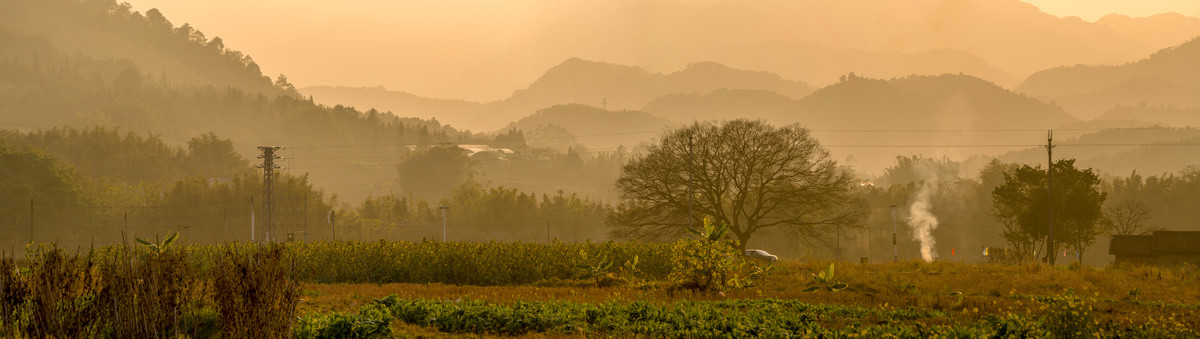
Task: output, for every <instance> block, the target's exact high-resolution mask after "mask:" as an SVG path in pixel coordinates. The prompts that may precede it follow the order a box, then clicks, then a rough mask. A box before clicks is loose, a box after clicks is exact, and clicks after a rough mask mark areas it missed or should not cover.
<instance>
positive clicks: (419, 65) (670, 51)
mask: <svg viewBox="0 0 1200 339" xmlns="http://www.w3.org/2000/svg"><path fill="white" fill-rule="evenodd" d="M416 4H424V3H423V2H416V3H412V2H404V1H401V2H379V3H373V5H378V6H380V7H379V8H380V12H388V13H389V16H388V18H389V19H394V20H396V21H400V22H413V23H414V24H405V25H369V26H364V25H362V24H361V23H359V22H358V21H361V20H362V19H361V17H360V16H357V15H345V16H343V17H339V18H334V19H331V20H334V21H333V22H330V23H329V27H343V26H344V27H347V28H345V30H330V31H323V30H306V31H304V32H303V33H291V32H281V34H284V35H285V36H289V37H294V38H296V39H305V40H304V41H309V40H310V39H311V40H312V41H331V42H338V43H341V42H342V41H341V40H345V39H344V38H343V37H344V36H363V37H365V38H366V39H367V40H366V43H355V44H349V43H343V44H339V45H338V46H339V47H341V48H337V51H336V52H328V51H322V52H321V53H322V54H324V55H326V57H330V58H331V57H332V55H333V54H334V53H337V55H370V56H371V57H372V58H371V59H373V60H382V61H377V62H374V63H371V62H364V63H351V64H341V65H336V66H334V67H335V69H336V70H338V71H342V73H345V74H347V76H350V77H354V76H355V75H360V74H362V75H369V76H380V75H381V76H382V77H384V78H385V79H389V81H391V82H388V83H386V84H387V85H388V86H389V88H394V89H400V90H404V91H409V92H413V93H421V94H422V95H429V96H434V97H440V98H463V99H468V100H472V101H481V102H487V101H494V100H501V99H502V98H504V97H507V96H508V95H509V93H511V91H512V90H513V89H514V88H521V87H524V86H525V85H526V84H528V83H529V82H530V81H531V80H533V79H536V78H537V77H538V76H539V75H540V74H542V73H543V72H544V70H545V69H546V68H549V67H553V65H556V64H558V63H561V62H562V60H564V59H567V58H570V57H579V58H581V59H584V60H604V61H607V62H612V63H616V64H623V65H630V66H636V67H641V68H643V69H645V70H648V71H650V72H659V73H667V72H673V71H676V70H678V69H680V68H682V67H684V66H685V65H687V64H689V63H692V62H695V61H698V60H710V61H713V62H716V63H720V64H723V65H727V66H730V67H733V68H737V69H748V70H759V71H767V72H772V73H775V74H779V75H781V76H783V77H785V78H788V79H794V80H798V81H803V82H805V83H808V84H812V85H815V86H824V85H828V84H832V83H834V82H836V80H837V78H838V76H840V75H842V74H847V73H849V72H855V73H857V74H862V75H865V76H870V77H877V78H891V77H901V76H907V75H909V74H914V73H915V74H924V75H936V74H943V73H960V72H961V73H966V74H972V75H975V76H978V77H980V78H983V79H987V80H989V81H993V82H996V83H998V84H1001V85H1002V86H1005V87H1011V86H1013V85H1015V83H1016V82H1017V81H1019V79H1023V78H1025V77H1027V76H1028V75H1029V74H1032V73H1033V72H1036V71H1039V70H1044V69H1047V68H1050V67H1057V66H1061V65H1074V64H1079V63H1085V64H1119V63H1123V62H1128V61H1133V60H1136V59H1137V58H1139V57H1142V56H1144V55H1147V54H1149V53H1152V52H1153V51H1155V50H1158V49H1161V48H1163V47H1167V46H1169V45H1150V44H1148V43H1147V42H1144V41H1141V40H1139V39H1136V38H1130V37H1127V36H1126V35H1124V34H1122V33H1121V31H1119V30H1116V29H1114V28H1112V27H1111V26H1109V25H1106V24H1102V23H1092V22H1087V21H1084V20H1081V19H1079V18H1076V17H1061V18H1060V17H1057V16H1054V15H1050V14H1047V13H1045V12H1042V11H1040V10H1039V9H1038V8H1037V7H1035V6H1034V5H1031V4H1028V3H1025V2H1022V1H1019V0H916V1H895V0H860V1H827V0H798V1H741V0H708V1H695V0H610V1H602V2H586V3H583V2H571V1H568V2H561V1H542V0H513V1H505V2H483V3H479V2H471V3H470V5H458V6H454V8H453V9H452V10H451V9H447V10H443V11H428V10H421V9H422V8H423V7H425V5H416ZM246 6H251V7H267V6H270V5H268V4H256V3H249V4H246ZM450 6H453V5H447V7H450ZM313 7H315V6H313ZM259 10H260V11H262V12H263V13H270V12H271V10H270V9H259ZM314 12H319V11H314ZM511 18H521V20H519V22H520V24H515V23H514V20H512V19H511ZM322 19H323V20H324V19H326V18H322ZM268 20H270V21H269V22H276V23H278V24H280V25H284V26H286V25H288V24H290V23H291V22H292V21H294V20H296V19H295V18H287V20H279V19H277V18H270V19H268ZM276 20H277V21H276ZM421 22H437V23H439V24H438V25H422V24H418V23H421ZM368 27H369V29H368ZM381 30H382V31H381ZM414 33H417V34H414ZM301 34H303V35H301ZM1172 34H1174V33H1172ZM1196 34H1200V32H1196ZM372 37H377V38H372ZM464 37H469V38H464ZM389 39H400V40H401V41H403V42H404V43H401V44H396V43H395V41H393V40H389ZM447 41H454V42H455V44H454V48H451V49H447V48H446V47H447V46H446V42H447ZM356 42H357V41H356ZM1176 43H1179V41H1173V42H1170V44H1176ZM413 51H422V52H421V53H413ZM306 62H307V61H304V60H300V59H298V60H294V61H292V60H288V61H287V63H289V66H292V68H293V69H297V68H300V67H304V66H305V65H307V64H306ZM380 64H384V65H386V66H381V65H380ZM393 65H394V66H393ZM310 72H312V73H314V74H319V75H321V76H324V77H330V75H329V73H331V72H333V71H331V70H325V69H322V70H312V71H310ZM1010 80H1011V81H1010ZM348 81H350V82H355V83H378V82H380V81H379V80H366V79H363V76H358V78H354V79H348ZM326 82H327V83H328V81H326ZM611 100H613V99H612V98H610V101H611ZM598 102H599V98H589V100H588V101H584V102H582V103H586V104H590V105H599V104H598ZM617 108H633V107H617Z"/></svg>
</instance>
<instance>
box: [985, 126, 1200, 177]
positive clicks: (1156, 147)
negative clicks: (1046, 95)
mask: <svg viewBox="0 0 1200 339" xmlns="http://www.w3.org/2000/svg"><path fill="white" fill-rule="evenodd" d="M1197 143H1200V129H1197V128H1162V127H1148V128H1122V129H1108V130H1103V131H1097V132H1092V133H1087V134H1084V135H1081V136H1079V137H1075V138H1069V139H1058V138H1056V141H1055V145H1057V147H1055V148H1054V157H1055V158H1056V159H1077V160H1078V164H1080V165H1081V166H1085V167H1094V168H1097V169H1099V170H1101V171H1104V172H1105V173H1107V174H1110V175H1128V174H1129V173H1130V171H1132V170H1134V169H1137V170H1138V171H1139V172H1141V173H1147V174H1159V173H1175V172H1178V171H1179V170H1181V169H1183V168H1184V167H1186V166H1189V165H1195V164H1196V163H1198V162H1200V153H1198V152H1195V148H1196V147H1197V146H1196V144H1197ZM998 159H1000V160H1001V161H1005V162H1017V163H1024V164H1045V162H1046V150H1045V148H1043V147H1037V148H1030V149H1026V150H1021V151H1013V152H1009V153H1006V154H1003V155H1001V156H999V157H998Z"/></svg>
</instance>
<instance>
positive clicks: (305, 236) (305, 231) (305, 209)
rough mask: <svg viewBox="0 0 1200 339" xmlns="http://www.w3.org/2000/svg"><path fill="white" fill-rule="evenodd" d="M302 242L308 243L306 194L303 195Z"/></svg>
mask: <svg viewBox="0 0 1200 339" xmlns="http://www.w3.org/2000/svg"><path fill="white" fill-rule="evenodd" d="M304 242H308V193H307V192H305V193H304Z"/></svg>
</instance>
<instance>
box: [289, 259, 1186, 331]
mask: <svg viewBox="0 0 1200 339" xmlns="http://www.w3.org/2000/svg"><path fill="white" fill-rule="evenodd" d="M827 264H828V262H816V261H813V262H794V261H785V262H780V263H779V264H777V266H778V267H777V269H776V270H774V271H772V273H771V274H770V276H768V277H767V278H765V279H763V280H761V284H760V285H758V286H754V287H749V288H743V289H734V290H729V291H727V292H725V293H720V294H718V293H687V292H685V293H676V294H675V295H669V294H668V293H667V291H666V290H667V289H666V288H665V287H664V286H662V285H661V283H660V282H654V281H651V282H642V283H637V282H635V283H630V284H628V285H625V286H615V287H604V288H600V287H583V286H584V285H586V284H587V283H588V282H587V281H557V282H556V283H555V284H540V285H544V286H532V285H521V286H487V287H485V286H462V285H444V284H316V283H306V284H303V285H302V287H301V288H302V290H303V292H302V298H301V301H300V306H299V309H300V310H301V312H302V313H312V312H349V313H352V312H356V311H358V310H359V309H361V308H362V307H364V306H366V305H370V304H371V303H372V301H373V300H378V299H381V298H385V297H386V296H389V295H395V296H397V297H398V298H399V299H407V300H417V299H420V300H429V301H432V302H446V303H449V304H451V305H453V304H457V303H463V302H467V303H470V302H481V303H485V304H488V305H495V306H499V307H505V306H511V305H515V304H521V303H550V304H557V303H567V304H574V307H580V306H594V305H605V304H612V303H617V304H621V303H630V302H647V303H650V304H653V305H658V306H663V307H670V306H671V305H680V304H681V303H687V304H688V305H694V304H691V303H690V302H700V303H701V304H703V303H710V304H713V305H721V303H726V302H730V301H746V300H771V301H788V302H791V301H794V302H799V303H804V304H808V305H831V306H840V307H848V308H851V309H854V310H857V312H863V314H864V315H862V316H860V317H847V316H844V315H842V316H838V315H836V314H824V313H820V312H817V315H816V316H813V317H812V319H813V322H814V323H815V324H818V325H820V326H821V328H823V329H831V330H848V331H850V332H847V333H855V332H853V331H854V330H863V331H869V329H870V328H872V327H879V328H880V329H881V330H882V329H885V327H886V330H887V331H896V329H894V328H891V327H894V326H914V327H915V326H946V327H950V328H957V329H971V328H979V327H981V325H979V324H983V323H989V321H993V322H994V321H995V319H1003V318H1005V317H1009V316H1015V317H1020V319H1023V320H1026V321H1028V322H1031V323H1035V324H1036V323H1039V322H1040V323H1042V325H1040V326H1042V327H1045V328H1049V327H1053V326H1051V325H1052V324H1049V323H1053V322H1054V320H1052V319H1051V318H1053V317H1055V316H1056V312H1057V313H1064V312H1065V313H1066V314H1067V315H1070V316H1069V317H1066V318H1067V319H1072V318H1073V319H1086V321H1088V322H1089V323H1088V324H1081V325H1080V326H1083V327H1082V328H1083V329H1085V330H1087V329H1090V331H1092V332H1087V333H1093V334H1094V335H1100V334H1099V333H1106V334H1107V335H1119V334H1121V333H1124V335H1135V336H1136V335H1138V334H1143V335H1150V334H1154V333H1157V332H1145V331H1141V332H1139V329H1162V330H1168V331H1175V332H1163V333H1164V334H1168V333H1169V334H1170V335H1181V336H1196V335H1197V333H1196V332H1194V330H1192V329H1196V328H1200V273H1198V272H1197V271H1196V269H1195V268H1194V267H1183V268H1170V269H1166V268H1157V267H1114V268H1091V267H1078V268H1074V269H1071V268H1067V267H1050V266H1045V265H1038V264H1027V265H1019V266H1000V265H965V264H955V263H941V262H935V263H924V262H901V263H889V264H877V265H860V264H849V263H839V264H837V266H836V267H837V270H838V272H839V273H838V276H840V280H841V281H842V282H845V283H847V284H848V285H849V287H848V288H846V289H845V290H841V291H838V292H828V291H823V290H822V291H814V292H804V291H803V290H804V289H805V287H806V286H808V285H809V283H810V282H811V281H812V279H813V278H812V277H811V275H810V274H812V273H814V272H818V271H820V270H823V269H825V268H826V267H827ZM1069 303H1077V304H1076V305H1074V306H1071V305H1068V306H1064V304H1069ZM760 306H762V305H755V304H747V305H741V306H739V309H741V310H742V312H747V311H748V310H749V311H752V310H753V309H754V308H756V307H760ZM833 310H837V309H836V308H835V309H833ZM833 310H830V311H827V312H826V313H833V312H834V311H833ZM888 312H904V313H905V314H909V315H910V316H904V317H897V316H895V315H894V314H893V315H889V313H888ZM1070 312H1077V313H1074V314H1072V313H1070ZM793 313H794V312H793ZM748 321H750V322H753V320H748ZM394 325H395V326H397V327H396V328H395V333H403V332H406V331H407V332H413V331H418V333H424V332H429V331H436V330H437V328H436V326H433V325H431V326H425V327H420V326H419V325H428V324H411V323H405V322H404V321H396V322H395V323H394ZM1031 326H1033V325H1031ZM983 327H986V326H983ZM446 328H449V327H446ZM988 330H991V329H990V328H988V329H982V332H979V333H984V332H986V333H993V332H988ZM1189 330H1190V331H1191V332H1189ZM453 331H458V332H466V333H474V334H492V335H496V334H502V333H506V332H504V331H501V330H495V329H491V330H489V329H487V328H480V329H477V330H463V329H455V330H453ZM1084 332H1086V331H1084ZM518 333H521V334H524V335H534V334H549V335H551V336H559V335H572V334H573V333H572V332H564V331H550V332H549V333H539V332H537V331H533V330H531V331H529V332H518ZM619 333H624V332H619ZM868 333H869V332H868ZM897 333H903V332H897ZM973 333H977V332H966V333H965V334H973ZM1033 333H1037V332H1033ZM1081 333H1083V332H1081ZM506 334H512V332H507V333H506ZM1033 336H1037V335H1033ZM1101 336H1104V335H1101Z"/></svg>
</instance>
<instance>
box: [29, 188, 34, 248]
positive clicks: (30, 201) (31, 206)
mask: <svg viewBox="0 0 1200 339" xmlns="http://www.w3.org/2000/svg"><path fill="white" fill-rule="evenodd" d="M29 243H30V244H32V243H33V199H29Z"/></svg>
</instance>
